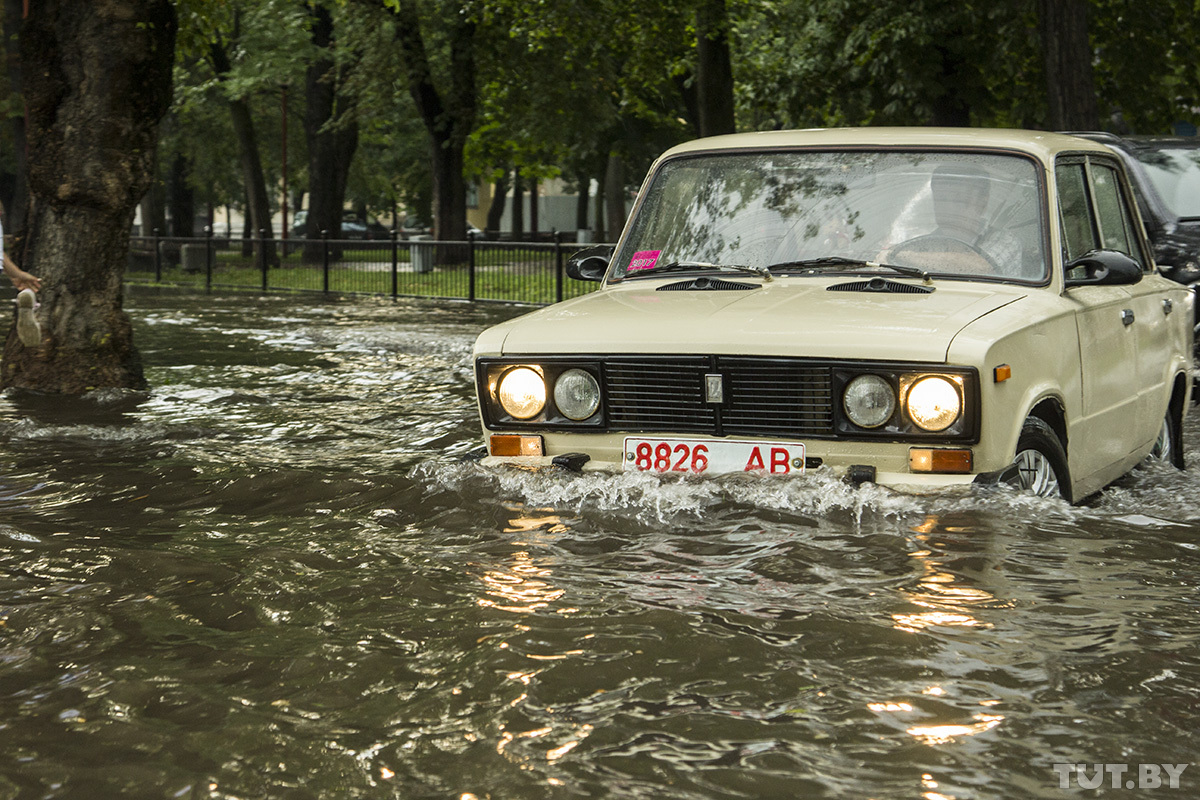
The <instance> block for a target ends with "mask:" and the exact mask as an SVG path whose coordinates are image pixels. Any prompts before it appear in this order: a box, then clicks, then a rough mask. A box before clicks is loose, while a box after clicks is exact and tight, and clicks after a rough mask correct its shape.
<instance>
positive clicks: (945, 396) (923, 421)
mask: <svg viewBox="0 0 1200 800" xmlns="http://www.w3.org/2000/svg"><path fill="white" fill-rule="evenodd" d="M905 410H906V411H907V412H908V417H909V419H911V420H912V421H913V423H915V424H916V426H917V427H919V428H921V429H922V430H926V431H930V432H933V433H936V432H937V431H944V430H946V428H949V427H950V426H951V425H953V424H954V423H955V421H956V420H958V417H959V415H960V414H961V413H962V395H961V394H960V393H959V390H958V386H957V385H955V383H954V382H953V381H951V380H949V379H947V378H942V377H938V376H931V377H928V378H921V379H920V380H918V381H917V382H916V383H914V384H913V385H912V387H911V388H910V389H909V390H908V396H907V397H906V398H905Z"/></svg>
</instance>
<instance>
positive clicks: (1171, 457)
mask: <svg viewBox="0 0 1200 800" xmlns="http://www.w3.org/2000/svg"><path fill="white" fill-rule="evenodd" d="M1175 406H1176V404H1175V403H1174V402H1172V403H1171V405H1169V406H1168V407H1167V415H1166V416H1165V417H1163V423H1162V427H1161V428H1160V429H1159V432H1158V439H1157V441H1155V442H1154V449H1153V450H1151V451H1150V458H1152V459H1154V460H1156V461H1161V462H1163V463H1164V464H1170V465H1171V466H1172V467H1174V468H1175V469H1183V467H1184V461H1183V426H1182V425H1180V420H1179V416H1180V415H1179V412H1178V411H1176V408H1175Z"/></svg>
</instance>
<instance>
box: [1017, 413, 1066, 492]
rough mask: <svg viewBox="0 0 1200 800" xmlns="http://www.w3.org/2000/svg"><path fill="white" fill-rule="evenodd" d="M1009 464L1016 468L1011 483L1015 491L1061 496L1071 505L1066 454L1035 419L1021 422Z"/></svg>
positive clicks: (1045, 427) (1050, 432)
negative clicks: (1015, 448) (1014, 449)
mask: <svg viewBox="0 0 1200 800" xmlns="http://www.w3.org/2000/svg"><path fill="white" fill-rule="evenodd" d="M1013 465H1014V466H1015V467H1016V468H1017V469H1016V474H1015V475H1014V477H1013V479H1012V481H1011V484H1012V485H1013V486H1014V487H1015V488H1017V489H1020V490H1021V491H1026V492H1032V493H1033V494H1036V495H1038V496H1039V497H1061V498H1062V499H1064V500H1066V501H1067V502H1068V503H1069V502H1071V473H1070V472H1069V471H1068V469H1067V451H1066V450H1064V449H1063V446H1062V442H1061V441H1060V440H1059V438H1058V434H1056V433H1055V432H1054V429H1053V428H1051V427H1050V426H1049V425H1048V424H1046V422H1045V421H1044V420H1042V419H1040V418H1038V417H1030V418H1029V419H1027V420H1025V424H1024V425H1022V426H1021V436H1020V437H1019V438H1018V439H1017V452H1016V454H1015V456H1014V457H1013Z"/></svg>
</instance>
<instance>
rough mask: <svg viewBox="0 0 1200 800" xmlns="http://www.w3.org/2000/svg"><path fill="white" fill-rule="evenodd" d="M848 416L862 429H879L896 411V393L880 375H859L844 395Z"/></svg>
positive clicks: (844, 404) (851, 382)
mask: <svg viewBox="0 0 1200 800" xmlns="http://www.w3.org/2000/svg"><path fill="white" fill-rule="evenodd" d="M842 408H844V409H845V410H846V416H847V417H849V419H850V421H851V422H853V423H854V424H855V425H857V426H858V427H860V428H878V427H879V426H880V425H882V424H884V423H885V422H887V421H888V420H889V419H891V418H892V414H893V413H895V411H896V392H895V391H894V390H893V389H892V385H891V384H890V383H888V382H887V381H886V380H884V379H883V378H881V377H879V376H878V375H859V376H858V377H857V378H855V379H854V380H852V381H850V383H848V384H846V390H845V391H844V392H843V393H842Z"/></svg>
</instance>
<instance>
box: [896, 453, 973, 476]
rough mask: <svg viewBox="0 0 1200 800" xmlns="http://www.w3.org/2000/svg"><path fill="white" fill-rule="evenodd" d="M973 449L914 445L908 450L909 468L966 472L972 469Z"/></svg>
mask: <svg viewBox="0 0 1200 800" xmlns="http://www.w3.org/2000/svg"><path fill="white" fill-rule="evenodd" d="M972 463H973V459H972V457H971V451H970V450H969V449H966V450H947V449H937V448H929V447H913V448H911V449H910V450H909V451H908V468H909V469H910V470H912V471H913V472H942V473H949V474H958V475H961V474H965V473H969V472H970V471H971V465H972Z"/></svg>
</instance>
